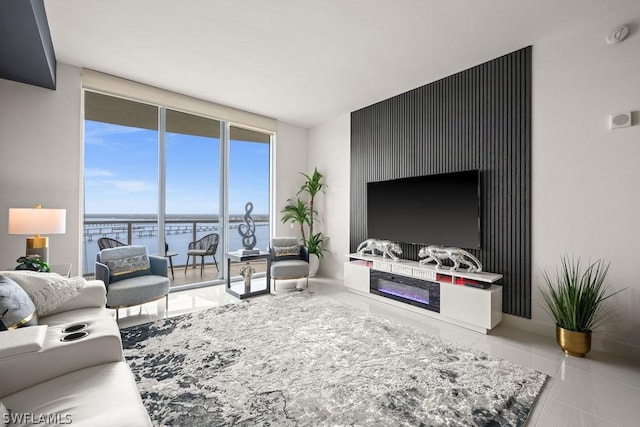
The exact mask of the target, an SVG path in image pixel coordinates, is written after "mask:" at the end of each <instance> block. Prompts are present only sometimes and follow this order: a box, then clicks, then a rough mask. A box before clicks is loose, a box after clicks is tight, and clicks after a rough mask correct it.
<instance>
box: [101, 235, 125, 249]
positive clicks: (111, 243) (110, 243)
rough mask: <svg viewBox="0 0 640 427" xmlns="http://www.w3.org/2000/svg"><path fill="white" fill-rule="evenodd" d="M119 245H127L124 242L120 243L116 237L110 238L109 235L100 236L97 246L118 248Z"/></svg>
mask: <svg viewBox="0 0 640 427" xmlns="http://www.w3.org/2000/svg"><path fill="white" fill-rule="evenodd" d="M120 246H127V244H126V243H122V242H121V241H119V240H116V239H110V238H109V237H101V238H99V239H98V247H99V248H100V250H103V249H108V248H119V247H120Z"/></svg>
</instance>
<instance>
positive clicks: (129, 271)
mask: <svg viewBox="0 0 640 427" xmlns="http://www.w3.org/2000/svg"><path fill="white" fill-rule="evenodd" d="M95 271H96V279H98V280H102V281H103V282H104V284H105V286H106V288H107V308H114V309H115V310H116V321H118V320H120V316H119V313H118V309H119V308H124V307H131V306H134V305H139V304H144V303H147V302H151V301H154V300H156V299H159V298H162V297H165V298H166V302H165V307H166V308H168V306H169V287H170V284H169V278H168V277H167V276H168V274H167V260H166V259H165V258H163V257H158V256H153V255H148V254H147V248H146V247H144V246H122V247H117V248H109V249H103V250H102V251H100V252H98V254H97V255H96V267H95Z"/></svg>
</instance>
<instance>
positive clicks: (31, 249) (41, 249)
mask: <svg viewBox="0 0 640 427" xmlns="http://www.w3.org/2000/svg"><path fill="white" fill-rule="evenodd" d="M39 239H45V244H44V246H41V245H38V244H35V245H34V242H33V240H35V238H33V237H29V238H28V239H27V250H26V255H27V256H29V255H40V260H41V261H44V262H49V245H48V243H49V239H48V238H47V237H40V238H39ZM38 243H41V242H38Z"/></svg>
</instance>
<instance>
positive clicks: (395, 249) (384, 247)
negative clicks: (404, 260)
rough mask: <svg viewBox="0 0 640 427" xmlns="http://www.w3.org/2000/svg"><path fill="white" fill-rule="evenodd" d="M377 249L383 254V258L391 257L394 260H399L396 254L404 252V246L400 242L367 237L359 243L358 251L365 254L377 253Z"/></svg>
mask: <svg viewBox="0 0 640 427" xmlns="http://www.w3.org/2000/svg"><path fill="white" fill-rule="evenodd" d="M376 251H378V252H380V253H381V254H382V257H383V258H387V257H388V258H391V259H392V260H394V261H398V260H399V259H400V258H398V257H397V256H396V255H400V254H402V248H401V247H400V245H399V244H397V243H395V242H391V241H389V240H378V239H367V240H365V241H364V242H362V243H360V244H359V245H358V249H357V252H358V253H359V254H360V255H364V253H365V252H369V253H371V255H375V254H376Z"/></svg>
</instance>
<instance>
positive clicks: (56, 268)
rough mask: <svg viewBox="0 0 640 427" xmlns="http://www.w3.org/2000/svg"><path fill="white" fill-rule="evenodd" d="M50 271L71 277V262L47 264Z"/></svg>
mask: <svg viewBox="0 0 640 427" xmlns="http://www.w3.org/2000/svg"><path fill="white" fill-rule="evenodd" d="M49 268H50V269H51V272H52V273H58V274H59V275H61V276H62V277H71V263H68V264H51V265H49Z"/></svg>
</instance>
